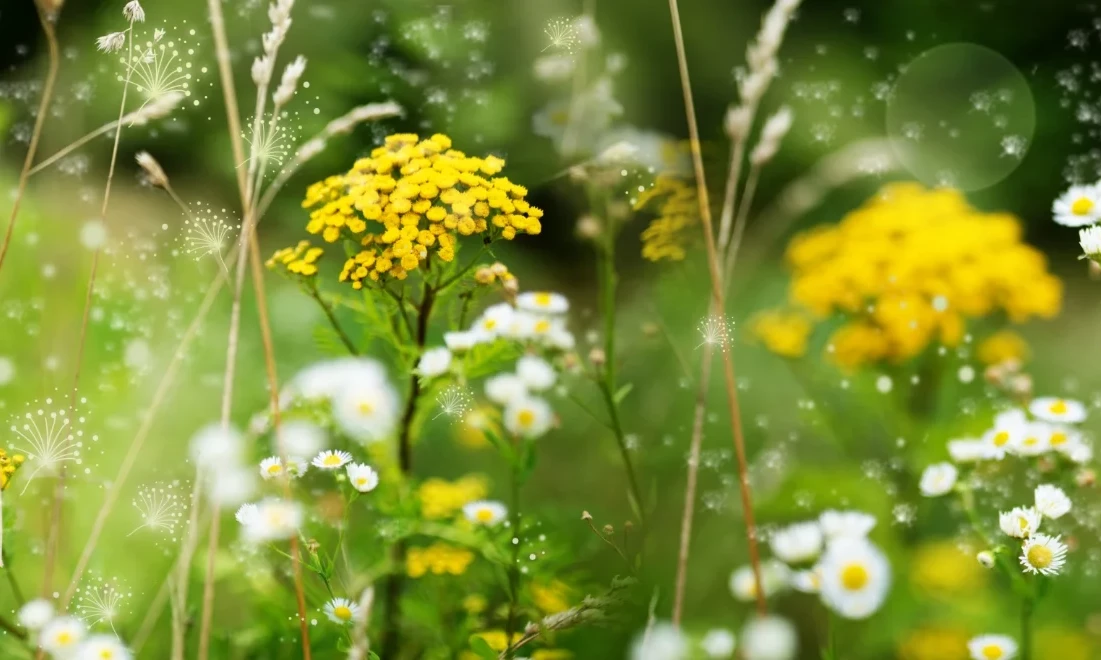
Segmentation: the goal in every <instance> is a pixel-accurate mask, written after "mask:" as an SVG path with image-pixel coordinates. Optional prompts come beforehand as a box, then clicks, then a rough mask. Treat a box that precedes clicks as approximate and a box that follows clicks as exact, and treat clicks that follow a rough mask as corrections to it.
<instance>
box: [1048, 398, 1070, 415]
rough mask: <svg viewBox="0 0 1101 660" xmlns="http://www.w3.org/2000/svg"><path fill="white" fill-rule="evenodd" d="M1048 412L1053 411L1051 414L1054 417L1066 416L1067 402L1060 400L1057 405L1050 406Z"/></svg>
mask: <svg viewBox="0 0 1101 660" xmlns="http://www.w3.org/2000/svg"><path fill="white" fill-rule="evenodd" d="M1048 410H1049V411H1051V414H1053V415H1065V414H1066V412H1067V402H1066V401H1063V400H1062V399H1059V400H1058V401H1056V402H1055V403H1053V404H1051V405H1050V406H1048Z"/></svg>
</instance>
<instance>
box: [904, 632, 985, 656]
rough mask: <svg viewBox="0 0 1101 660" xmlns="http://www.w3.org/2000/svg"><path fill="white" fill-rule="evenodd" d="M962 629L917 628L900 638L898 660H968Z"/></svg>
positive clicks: (968, 636) (966, 636)
mask: <svg viewBox="0 0 1101 660" xmlns="http://www.w3.org/2000/svg"><path fill="white" fill-rule="evenodd" d="M970 638H971V635H969V634H968V631H967V630H966V629H963V628H940V627H926V628H919V629H917V630H914V631H912V632H910V633H909V634H907V635H906V636H905V637H903V638H902V642H901V643H900V644H899V647H898V657H899V660H968V658H970V657H971V656H970V655H969V654H968V653H967V640H968V639H970Z"/></svg>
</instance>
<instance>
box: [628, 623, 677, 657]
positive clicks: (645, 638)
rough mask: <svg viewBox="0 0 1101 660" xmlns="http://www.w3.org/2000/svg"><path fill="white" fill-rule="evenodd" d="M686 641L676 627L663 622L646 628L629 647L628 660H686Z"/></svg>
mask: <svg viewBox="0 0 1101 660" xmlns="http://www.w3.org/2000/svg"><path fill="white" fill-rule="evenodd" d="M688 657H689V647H688V639H687V638H686V637H685V636H684V633H682V632H681V631H680V629H679V628H677V627H676V626H674V625H672V624H669V623H666V622H664V621H662V622H659V623H656V624H653V625H651V626H647V628H646V630H645V631H644V632H641V633H639V634H638V635H637V636H636V637H635V641H634V643H633V644H632V645H631V656H630V660H687V658H688Z"/></svg>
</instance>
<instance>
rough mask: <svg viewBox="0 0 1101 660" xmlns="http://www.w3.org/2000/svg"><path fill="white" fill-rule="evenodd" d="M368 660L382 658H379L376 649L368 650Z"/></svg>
mask: <svg viewBox="0 0 1101 660" xmlns="http://www.w3.org/2000/svg"><path fill="white" fill-rule="evenodd" d="M367 660H380V659H379V657H378V654H377V653H375V652H374V651H368V652H367Z"/></svg>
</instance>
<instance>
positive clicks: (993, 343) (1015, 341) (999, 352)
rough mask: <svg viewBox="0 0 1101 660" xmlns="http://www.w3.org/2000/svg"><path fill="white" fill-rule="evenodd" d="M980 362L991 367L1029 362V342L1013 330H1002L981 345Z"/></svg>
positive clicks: (978, 354) (979, 350) (979, 349)
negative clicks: (1011, 362)
mask: <svg viewBox="0 0 1101 660" xmlns="http://www.w3.org/2000/svg"><path fill="white" fill-rule="evenodd" d="M976 353H977V356H978V358H979V362H982V363H983V364H985V365H988V366H991V365H996V364H1004V363H1006V362H1009V361H1011V360H1012V361H1015V362H1025V361H1026V360H1028V356H1029V349H1028V342H1026V341H1025V340H1024V338H1023V337H1021V336H1020V335H1019V334H1017V333H1016V332H1013V331H1012V330H1001V331H999V332H995V333H994V334H992V335H990V336H989V337H987V338H986V339H984V340H983V341H982V343H981V344H979V348H978V350H977V351H976Z"/></svg>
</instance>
